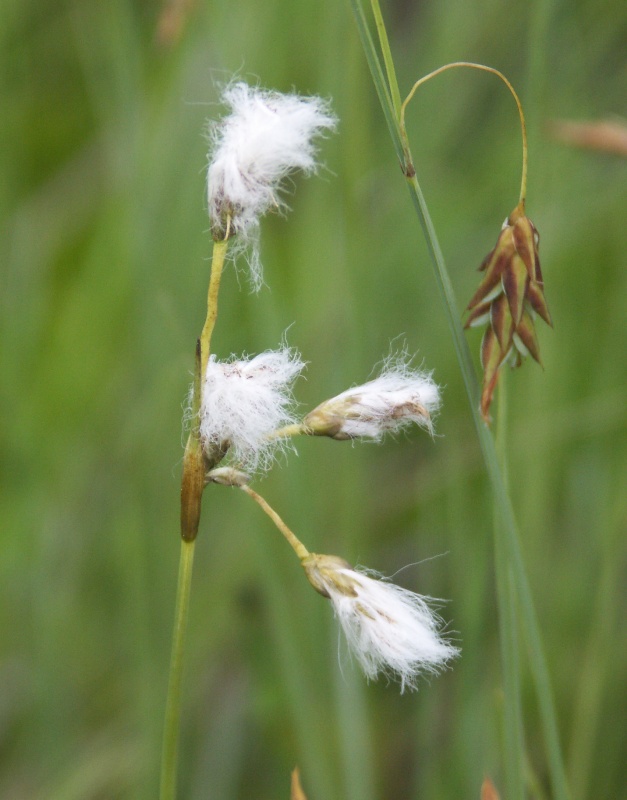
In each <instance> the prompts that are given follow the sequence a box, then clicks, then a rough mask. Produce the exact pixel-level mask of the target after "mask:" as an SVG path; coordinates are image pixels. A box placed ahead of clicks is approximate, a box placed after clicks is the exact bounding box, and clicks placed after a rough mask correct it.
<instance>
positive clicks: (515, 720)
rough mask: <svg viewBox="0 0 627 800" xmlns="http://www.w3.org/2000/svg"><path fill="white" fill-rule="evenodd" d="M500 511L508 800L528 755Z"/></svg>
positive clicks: (502, 399)
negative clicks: (525, 756)
mask: <svg viewBox="0 0 627 800" xmlns="http://www.w3.org/2000/svg"><path fill="white" fill-rule="evenodd" d="M506 385H507V381H506V376H505V375H501V379H500V382H499V390H498V396H497V399H498V410H497V428H496V450H497V455H498V459H499V462H500V465H501V472H502V474H503V476H504V478H505V479H506V478H507V430H506V426H507V391H506ZM501 526H502V520H501V515H500V509H499V508H498V506H497V505H496V504H495V507H494V555H495V573H496V590H497V598H498V608H499V638H500V645H501V662H502V669H503V693H504V710H503V717H504V725H503V727H504V740H505V775H506V787H507V791H506V797H507V798H508V800H524V797H525V791H524V778H523V774H524V772H523V757H524V752H525V743H524V734H523V722H522V709H521V698H520V668H519V651H518V618H517V614H516V590H515V582H514V580H513V576H512V573H511V570H510V567H509V562H508V557H507V553H506V550H505V547H504V544H505V543H504V541H503V537H502V536H501V532H500V531H501Z"/></svg>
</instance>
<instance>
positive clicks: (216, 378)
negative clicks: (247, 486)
mask: <svg viewBox="0 0 627 800" xmlns="http://www.w3.org/2000/svg"><path fill="white" fill-rule="evenodd" d="M304 366H305V364H304V362H303V361H302V360H301V358H300V355H299V353H298V352H297V351H296V350H293V349H290V348H287V347H285V348H282V349H281V350H269V351H267V352H265V353H261V354H260V355H258V356H255V357H254V358H251V359H249V360H239V361H237V360H231V361H226V362H222V361H217V360H216V359H215V357H213V356H212V357H211V358H210V359H209V363H208V364H207V373H206V377H205V383H204V387H203V400H202V405H201V409H200V438H201V441H202V442H203V444H204V445H205V447H207V448H215V447H220V448H224V449H227V448H228V449H229V451H230V452H231V453H232V455H233V456H234V457H235V460H236V461H237V462H238V463H239V464H241V466H242V467H243V468H244V469H246V470H250V471H251V472H254V471H255V470H256V469H265V468H267V467H268V466H269V465H270V464H271V462H272V459H273V456H274V453H275V452H276V448H277V447H280V446H281V444H282V440H281V439H275V440H269V439H268V438H267V437H268V435H269V434H271V433H272V432H273V431H274V430H276V429H277V428H279V427H281V426H283V425H287V424H290V423H292V422H294V421H295V419H294V417H293V414H292V410H291V408H292V405H293V398H292V384H293V382H294V380H295V379H296V377H297V376H298V374H299V373H300V372H301V370H302V369H303V367H304Z"/></svg>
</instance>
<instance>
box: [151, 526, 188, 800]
mask: <svg viewBox="0 0 627 800" xmlns="http://www.w3.org/2000/svg"><path fill="white" fill-rule="evenodd" d="M195 546H196V540H195V539H194V540H192V541H191V542H186V541H185V540H182V541H181V559H180V562H179V577H178V584H177V588H176V606H175V611H174V633H173V635H172V655H171V658H170V676H169V679H168V698H167V701H166V707H165V726H164V731H163V750H162V756H161V793H160V795H159V797H160V800H174V798H175V797H176V775H177V764H178V745H179V734H180V724H181V686H182V683H183V661H184V652H185V632H186V629H187V616H188V610H189V596H190V590H191V586H192V567H193V565H194V548H195Z"/></svg>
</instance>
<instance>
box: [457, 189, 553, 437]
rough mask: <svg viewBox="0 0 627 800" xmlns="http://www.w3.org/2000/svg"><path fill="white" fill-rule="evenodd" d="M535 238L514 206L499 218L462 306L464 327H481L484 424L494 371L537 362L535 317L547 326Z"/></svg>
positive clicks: (495, 379) (520, 210)
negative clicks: (479, 275) (493, 242)
mask: <svg viewBox="0 0 627 800" xmlns="http://www.w3.org/2000/svg"><path fill="white" fill-rule="evenodd" d="M539 242H540V238H539V236H538V232H537V230H536V228H535V226H534V224H533V222H531V220H530V219H529V218H528V217H527V216H526V215H525V211H524V205H523V204H522V202H521V203H519V205H518V206H516V208H515V209H514V211H512V213H511V214H510V215H509V217H508V218H507V219H506V220H505V223H504V224H503V227H502V229H501V233H500V234H499V238H498V240H497V242H496V245H495V247H494V249H493V250H492V251H491V252H490V253H489V254H488V255H487V257H486V258H485V259H484V261H483V263H482V265H481V267H480V270H481V271H482V272H483V278H482V280H481V283H480V284H479V287H478V288H477V291H476V292H475V293H474V295H473V296H472V298H471V300H470V302H469V303H468V307H467V311H468V312H469V313H468V318H467V319H466V323H465V327H466V328H474V327H478V326H482V325H485V326H486V328H485V333H484V336H483V340H482V342H481V366H482V368H483V385H482V392H481V415H482V416H483V418H484V420H485V421H486V422H489V421H490V405H491V403H492V397H493V395H494V391H495V389H496V385H497V382H498V378H499V373H500V369H501V367H502V366H503V364H504V363H505V362H506V361H508V362H509V363H510V364H511V366H512V367H518V366H520V365H521V364H522V361H523V359H524V358H525V357H526V356H528V355H531V357H532V358H533V359H535V360H536V361H537V362H538V363H539V364H541V363H542V362H541V360H540V347H539V344H538V339H537V336H536V330H535V319H536V316H539V317H541V318H542V319H543V320H544V321H545V322H546V323H547V324H548V325H552V321H551V315H550V313H549V309H548V306H547V303H546V300H545V297H544V281H543V278H542V270H541V268H540V257H539V255H538V246H539Z"/></svg>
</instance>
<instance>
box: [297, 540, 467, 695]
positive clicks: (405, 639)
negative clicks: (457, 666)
mask: <svg viewBox="0 0 627 800" xmlns="http://www.w3.org/2000/svg"><path fill="white" fill-rule="evenodd" d="M303 566H305V570H306V572H307V574H308V577H309V579H310V581H311V583H312V584H313V585H314V586H315V588H316V589H317V590H318V591H319V592H321V593H322V594H325V595H326V596H327V597H328V598H329V599H330V600H331V603H332V604H333V608H334V610H335V615H336V617H337V618H338V620H339V622H340V625H341V626H342V630H343V631H344V634H345V635H346V640H347V642H348V645H349V648H350V650H351V652H352V653H353V655H354V656H355V658H356V659H357V661H358V662H359V664H360V666H361V668H362V669H363V671H364V674H365V675H366V677H367V678H368V679H374V678H376V677H377V676H378V675H379V674H382V675H386V676H388V677H391V678H396V679H397V680H398V681H399V682H400V684H401V692H403V691H404V690H405V689H406V688H407V689H415V688H416V687H417V684H418V679H419V678H420V676H421V675H424V674H429V673H432V674H433V673H437V672H439V671H440V670H442V669H443V668H444V667H445V666H446V664H447V663H448V662H449V661H450V660H451V659H452V658H455V657H456V656H457V655H458V654H459V651H458V649H457V648H456V647H454V646H453V645H451V644H450V643H449V642H447V641H446V640H445V639H443V638H442V636H441V633H440V629H441V626H442V621H441V619H440V618H439V617H438V615H437V614H436V613H435V612H434V611H433V610H432V609H431V608H430V607H429V605H428V602H427V600H428V599H429V598H425V597H423V596H422V595H419V594H416V593H415V592H411V591H409V590H408V589H403V588H402V587H400V586H396V585H395V584H393V583H390V582H389V581H387V580H385V579H383V578H382V577H381V576H380V575H378V573H376V572H372V571H371V570H363V569H352V568H351V567H350V565H349V564H347V563H346V562H343V560H342V559H338V558H335V557H333V556H318V555H311V556H310V557H309V559H307V560H306V563H304V564H303Z"/></svg>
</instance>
